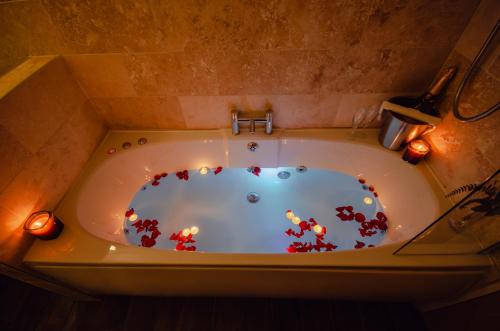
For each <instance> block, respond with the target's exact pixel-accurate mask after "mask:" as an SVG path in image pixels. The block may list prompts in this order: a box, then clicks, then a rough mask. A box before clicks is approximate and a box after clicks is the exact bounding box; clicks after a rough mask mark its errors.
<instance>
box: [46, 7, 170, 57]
mask: <svg viewBox="0 0 500 331" xmlns="http://www.w3.org/2000/svg"><path fill="white" fill-rule="evenodd" d="M42 4H43V5H44V7H45V9H46V11H47V12H48V13H49V15H50V17H51V19H52V22H53V24H54V25H55V26H56V28H57V30H58V31H59V32H60V33H61V38H62V39H63V41H64V44H65V45H66V47H68V48H69V49H71V50H73V51H75V52H77V53H103V52H121V51H139V52H141V51H155V50H157V49H158V47H159V46H161V45H160V42H161V38H159V37H158V33H157V31H155V28H154V21H153V15H152V13H151V8H150V6H149V1H147V0H136V1H128V0H113V1H89V0H84V1H82V0H42Z"/></svg>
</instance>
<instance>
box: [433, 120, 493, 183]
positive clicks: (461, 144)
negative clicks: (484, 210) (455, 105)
mask: <svg viewBox="0 0 500 331" xmlns="http://www.w3.org/2000/svg"><path fill="white" fill-rule="evenodd" d="M495 137H496V136H495ZM425 139H426V140H427V141H429V142H430V143H431V146H432V152H431V155H430V158H429V164H430V165H431V167H432V169H433V170H434V171H435V173H436V175H437V176H438V178H439V180H440V181H441V183H442V184H443V186H444V187H445V188H446V189H447V190H450V191H451V190H453V189H455V188H457V187H459V186H462V185H466V184H471V183H478V182H480V181H482V180H484V179H485V178H486V177H488V176H489V175H491V174H492V173H493V172H494V171H495V170H496V169H497V167H498V165H496V166H495V165H493V164H491V163H490V162H489V160H488V159H487V158H485V156H484V155H483V153H482V152H481V151H480V150H479V148H478V146H479V144H481V143H482V142H481V141H480V140H477V136H475V135H474V134H473V133H472V132H471V131H470V130H469V126H468V124H465V123H460V122H459V121H457V120H456V119H455V118H454V117H453V115H452V113H448V114H447V115H446V116H445V118H444V120H443V122H442V123H441V124H440V125H439V126H438V127H437V128H436V130H435V131H433V132H431V133H429V134H428V135H426V136H425Z"/></svg>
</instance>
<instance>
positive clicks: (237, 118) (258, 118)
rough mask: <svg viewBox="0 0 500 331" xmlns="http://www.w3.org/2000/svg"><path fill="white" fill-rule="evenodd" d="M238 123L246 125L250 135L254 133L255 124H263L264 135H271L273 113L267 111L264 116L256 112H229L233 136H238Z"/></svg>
mask: <svg viewBox="0 0 500 331" xmlns="http://www.w3.org/2000/svg"><path fill="white" fill-rule="evenodd" d="M240 123H248V127H249V129H250V133H252V134H253V133H255V125H256V124H264V125H265V132H266V134H272V133H273V111H272V110H270V109H269V110H267V111H266V113H265V116H262V113H260V112H257V113H253V112H240V111H238V110H236V109H234V110H232V111H231V127H232V131H233V135H237V134H240Z"/></svg>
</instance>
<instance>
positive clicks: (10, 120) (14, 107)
mask: <svg viewBox="0 0 500 331" xmlns="http://www.w3.org/2000/svg"><path fill="white" fill-rule="evenodd" d="M84 101H85V97H84V95H83V93H82V92H81V90H80V88H79V86H78V85H77V83H76V81H75V80H74V79H73V77H72V76H71V74H70V72H69V70H68V69H67V67H66V65H65V63H64V62H63V60H62V59H61V58H57V59H56V60H54V61H52V62H50V63H48V64H47V65H46V66H45V67H43V68H42V69H40V70H38V71H37V72H36V73H35V74H33V75H32V76H31V77H29V78H28V79H26V80H25V81H24V82H23V83H21V84H20V85H19V86H18V87H17V88H16V89H15V90H13V91H11V92H10V93H9V94H8V95H7V96H5V97H4V98H3V99H2V100H0V121H1V122H2V125H4V127H5V128H7V129H8V130H9V131H10V132H11V133H12V134H13V135H14V136H15V137H16V138H17V139H18V140H19V141H20V142H21V143H22V144H23V145H24V146H25V147H26V148H27V149H28V150H29V151H30V152H33V153H36V152H37V151H38V150H39V149H40V147H42V146H43V145H44V144H45V143H46V142H47V140H48V139H49V137H51V136H52V135H53V134H54V132H56V130H57V129H58V128H59V127H60V126H61V125H62V124H63V123H64V122H65V121H67V120H68V119H69V118H71V116H72V114H73V113H74V112H75V111H76V109H79V107H80V105H81V104H82V103H83V102H84Z"/></svg>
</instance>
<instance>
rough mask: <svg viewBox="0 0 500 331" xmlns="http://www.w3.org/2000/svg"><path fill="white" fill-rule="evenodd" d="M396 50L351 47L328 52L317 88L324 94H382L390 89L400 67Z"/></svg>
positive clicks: (399, 57) (399, 56) (400, 57)
mask: <svg viewBox="0 0 500 331" xmlns="http://www.w3.org/2000/svg"><path fill="white" fill-rule="evenodd" d="M401 63H402V56H401V52H400V51H395V50H391V49H376V48H364V47H352V48H348V49H343V50H341V49H339V50H333V51H329V52H328V57H327V63H326V65H325V66H324V67H323V68H324V70H323V72H322V76H321V77H322V79H321V82H322V83H321V91H324V92H327V93H383V92H389V91H392V90H393V88H394V87H393V82H394V80H395V77H396V75H397V73H396V71H397V69H398V68H400V67H401Z"/></svg>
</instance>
